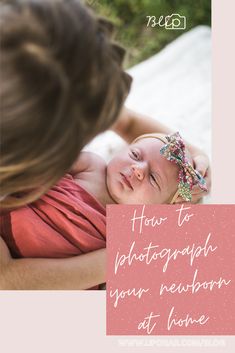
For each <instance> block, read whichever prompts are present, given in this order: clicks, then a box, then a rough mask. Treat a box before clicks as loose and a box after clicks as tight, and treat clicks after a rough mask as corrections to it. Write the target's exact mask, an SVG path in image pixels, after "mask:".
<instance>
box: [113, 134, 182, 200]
mask: <svg viewBox="0 0 235 353" xmlns="http://www.w3.org/2000/svg"><path fill="white" fill-rule="evenodd" d="M163 145H164V143H163V142H162V141H160V140H158V139H155V138H145V139H141V140H139V141H137V142H136V143H134V144H131V145H129V146H128V147H126V148H125V149H124V150H123V151H121V152H120V153H119V154H117V155H116V156H115V157H114V158H113V159H112V160H111V161H110V162H109V164H108V166H107V187H108V190H109V193H110V195H111V197H112V198H113V200H114V201H115V202H117V203H120V204H161V203H169V202H170V201H171V199H172V197H173V196H174V194H175V192H176V190H177V186H178V182H177V178H178V174H179V168H178V166H177V165H176V164H174V163H173V162H170V161H168V160H167V159H166V158H165V157H163V156H162V155H161V154H160V149H161V147H162V146H163Z"/></svg>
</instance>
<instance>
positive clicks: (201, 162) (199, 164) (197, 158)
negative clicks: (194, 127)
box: [175, 144, 211, 203]
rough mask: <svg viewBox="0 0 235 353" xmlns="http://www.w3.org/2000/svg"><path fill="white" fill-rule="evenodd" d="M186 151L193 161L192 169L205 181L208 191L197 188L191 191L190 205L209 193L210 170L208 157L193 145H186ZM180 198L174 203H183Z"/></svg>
mask: <svg viewBox="0 0 235 353" xmlns="http://www.w3.org/2000/svg"><path fill="white" fill-rule="evenodd" d="M187 147H188V150H189V151H190V153H191V156H192V159H193V166H194V168H195V169H196V170H197V171H198V172H199V173H200V174H201V175H202V176H203V178H204V179H205V181H206V186H207V189H208V191H203V190H202V189H201V188H200V187H199V186H195V187H193V189H192V201H191V203H198V202H199V201H200V200H201V198H202V197H203V196H206V195H208V194H209V193H210V190H211V168H210V163H209V158H208V156H207V155H206V154H205V153H204V152H203V151H202V150H200V149H199V148H197V147H195V146H193V145H189V144H188V145H187ZM184 202H185V201H184V200H183V199H182V197H180V196H179V197H178V198H177V199H176V201H175V203H184Z"/></svg>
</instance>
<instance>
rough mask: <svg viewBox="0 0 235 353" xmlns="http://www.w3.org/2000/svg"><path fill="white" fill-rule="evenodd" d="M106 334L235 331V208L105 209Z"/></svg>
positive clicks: (175, 333)
mask: <svg viewBox="0 0 235 353" xmlns="http://www.w3.org/2000/svg"><path fill="white" fill-rule="evenodd" d="M107 242H108V244H107V247H108V273H107V334H108V335H147V334H149V335H232V334H234V333H235V324H234V318H235V302H234V294H235V286H234V273H235V271H234V258H235V205H180V206H179V205H178V206H169V205H148V206H145V205H137V206H136V205H109V206H108V207H107Z"/></svg>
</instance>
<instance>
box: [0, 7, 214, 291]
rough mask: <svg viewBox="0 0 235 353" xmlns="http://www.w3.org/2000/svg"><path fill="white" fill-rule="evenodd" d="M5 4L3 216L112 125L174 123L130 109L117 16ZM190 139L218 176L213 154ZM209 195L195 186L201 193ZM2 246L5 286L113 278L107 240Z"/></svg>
mask: <svg viewBox="0 0 235 353" xmlns="http://www.w3.org/2000/svg"><path fill="white" fill-rule="evenodd" d="M0 7H1V8H0V10H1V11H0V25H1V56H0V60H1V84H0V97H1V100H0V101H1V165H0V185H1V190H0V199H1V213H2V218H1V219H2V220H3V221H2V224H3V222H5V220H6V219H7V217H10V210H11V209H12V208H16V207H23V206H24V205H26V204H29V203H31V202H33V201H35V200H37V199H38V198H39V197H40V196H41V195H42V194H44V193H45V192H46V191H47V190H48V189H49V188H50V187H51V186H52V185H53V184H54V183H55V182H57V181H58V180H59V179H60V178H61V177H62V176H63V175H64V174H65V173H66V171H68V170H69V168H70V167H71V165H72V163H73V162H74V160H75V159H76V158H77V156H78V154H79V152H80V151H81V149H82V147H83V146H84V145H85V144H86V143H87V142H89V141H90V139H91V138H93V137H94V136H95V135H96V134H98V133H100V132H102V131H104V130H105V129H107V128H108V127H110V126H111V125H112V128H113V129H114V131H116V132H117V133H119V134H120V135H121V136H122V137H123V138H125V139H126V140H129V141H131V140H133V139H134V138H135V137H137V136H138V135H140V134H142V133H148V132H151V131H158V132H165V133H167V132H169V130H168V129H167V128H165V127H164V126H162V125H161V124H158V123H156V121H154V120H151V119H146V117H144V116H141V115H138V114H136V113H134V112H132V111H129V110H127V109H125V108H123V104H124V101H125V98H126V96H127V94H128V91H129V87H130V82H131V79H130V77H129V76H128V75H127V74H126V73H124V72H123V70H122V68H121V63H122V60H123V56H124V51H123V49H122V48H120V47H119V46H117V45H116V44H113V43H112V42H111V39H110V38H111V32H112V26H111V25H110V24H109V23H108V22H107V21H105V20H101V19H98V18H96V17H95V16H94V15H93V14H92V13H91V12H90V11H89V10H88V9H87V8H86V7H84V6H83V5H82V4H81V3H80V2H79V1H76V0H70V1H63V0H56V1H52V0H47V1H40V0H25V1H23V2H22V1H18V0H11V1H7V2H4V1H2V2H1V3H0ZM115 121H116V122H115ZM189 148H190V149H191V152H192V155H193V157H194V163H195V167H196V168H197V169H198V170H199V171H200V172H201V174H202V175H204V176H206V177H207V179H208V180H207V184H208V182H209V181H210V176H209V174H208V159H207V157H206V156H205V155H204V154H203V153H202V152H201V151H199V150H197V149H196V148H194V147H192V146H189ZM201 197H202V194H200V192H199V190H195V194H194V201H195V202H196V201H197V200H198V199H199V198H201ZM178 201H179V202H180V201H181V200H180V199H179V200H178ZM1 235H3V236H4V234H1ZM0 254H1V257H0V288H2V289H84V288H90V287H92V286H94V285H96V284H98V283H102V282H104V281H105V250H104V249H102V250H97V251H94V252H92V253H89V254H86V255H81V256H79V257H77V256H76V257H72V258H69V259H12V258H11V256H10V254H9V251H8V249H7V247H6V245H5V243H4V241H3V239H1V238H0Z"/></svg>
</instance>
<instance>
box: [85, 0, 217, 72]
mask: <svg viewBox="0 0 235 353" xmlns="http://www.w3.org/2000/svg"><path fill="white" fill-rule="evenodd" d="M86 2H87V3H88V4H89V5H90V6H91V7H92V8H93V9H94V10H95V12H96V13H98V14H99V15H102V16H105V17H107V18H108V19H110V20H111V21H113V22H114V23H115V25H116V28H117V30H116V35H115V39H116V40H117V41H119V42H120V43H121V44H122V45H123V46H124V47H125V48H127V50H128V57H127V60H126V63H125V67H130V66H133V65H135V64H136V63H138V62H140V61H142V60H145V59H146V58H148V57H150V56H152V55H154V54H156V53H157V52H158V51H160V50H161V49H162V48H163V47H164V46H165V45H167V44H168V43H170V42H171V41H172V40H174V39H175V38H177V37H178V36H179V35H181V34H182V33H183V32H186V31H188V30H190V29H191V28H193V27H195V26H198V25H208V26H210V25H211V1H210V0H113V1H110V0H87V1H86ZM173 13H176V14H179V15H180V16H185V17H186V21H187V26H186V29H185V30H169V29H168V30H167V29H165V27H159V26H156V27H151V26H149V27H147V22H148V19H147V17H146V16H156V18H157V20H158V18H159V17H160V16H161V15H162V16H164V17H165V16H167V15H171V14H173Z"/></svg>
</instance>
